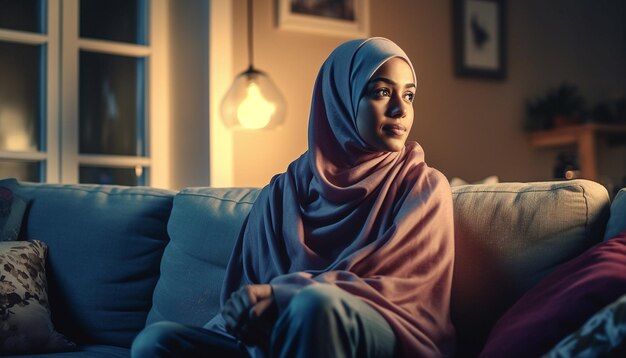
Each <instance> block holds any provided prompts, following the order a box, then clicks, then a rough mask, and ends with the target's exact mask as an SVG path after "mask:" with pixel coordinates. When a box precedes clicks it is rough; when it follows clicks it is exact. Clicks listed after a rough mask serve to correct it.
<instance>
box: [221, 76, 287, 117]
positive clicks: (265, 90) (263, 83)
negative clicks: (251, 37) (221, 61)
mask: <svg viewBox="0 0 626 358" xmlns="http://www.w3.org/2000/svg"><path fill="white" fill-rule="evenodd" d="M221 112H222V120H223V121H224V124H225V125H226V127H228V128H231V129H261V128H263V129H270V128H275V127H277V126H279V125H280V124H282V123H283V121H284V120H285V114H286V112H287V105H286V103H285V99H284V97H283V95H282V94H281V93H280V91H279V90H278V88H277V87H276V85H274V83H273V82H272V80H271V79H270V78H269V77H268V76H267V75H266V74H265V73H263V72H260V71H257V70H255V69H253V68H252V67H251V68H249V69H248V70H247V71H246V72H243V73H241V74H239V75H238V76H237V77H236V78H235V81H234V82H233V85H232V86H231V87H230V89H229V90H228V92H227V93H226V96H224V99H223V100H222V104H221Z"/></svg>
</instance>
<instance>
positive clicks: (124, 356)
mask: <svg viewBox="0 0 626 358" xmlns="http://www.w3.org/2000/svg"><path fill="white" fill-rule="evenodd" d="M48 357H49V358H85V357H89V358H129V357H130V349H129V348H124V347H115V346H106V345H85V346H81V347H78V350H77V351H75V352H58V353H43V354H23V355H12V356H7V358H48Z"/></svg>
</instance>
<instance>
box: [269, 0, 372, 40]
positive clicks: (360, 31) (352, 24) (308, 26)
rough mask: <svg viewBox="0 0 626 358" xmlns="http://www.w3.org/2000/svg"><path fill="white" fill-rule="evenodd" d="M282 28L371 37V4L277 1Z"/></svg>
mask: <svg viewBox="0 0 626 358" xmlns="http://www.w3.org/2000/svg"><path fill="white" fill-rule="evenodd" d="M276 1H277V6H278V27H279V28H280V29H283V30H293V31H301V32H308V33H317V34H325V35H333V36H342V37H353V38H358V37H367V36H369V0H276Z"/></svg>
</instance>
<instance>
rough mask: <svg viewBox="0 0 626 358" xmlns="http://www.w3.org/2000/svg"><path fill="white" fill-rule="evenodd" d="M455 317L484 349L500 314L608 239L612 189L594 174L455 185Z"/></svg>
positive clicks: (464, 334)
mask: <svg viewBox="0 0 626 358" xmlns="http://www.w3.org/2000/svg"><path fill="white" fill-rule="evenodd" d="M452 194H453V200H454V226H455V227H454V230H455V264H454V266H455V267H454V278H453V283H452V302H451V309H452V312H451V313H452V320H453V323H454V324H455V326H456V328H457V332H458V341H459V350H460V351H461V352H463V353H464V354H467V356H472V355H473V354H477V353H478V352H479V351H480V349H481V348H482V346H483V344H484V342H485V340H486V338H487V335H488V334H489V331H490V329H491V327H492V326H493V324H494V323H495V322H496V320H497V319H498V318H499V317H500V316H501V315H502V314H503V313H504V312H505V311H506V310H507V309H508V308H509V307H510V306H511V305H512V304H513V303H514V302H515V301H516V300H517V299H518V298H519V297H520V296H521V295H522V294H523V293H524V292H526V291H527V290H528V289H529V288H531V287H532V286H533V285H535V284H536V283H537V282H539V281H540V280H541V279H542V278H543V277H544V276H545V275H547V274H548V273H550V272H551V271H552V270H554V269H555V267H557V266H558V265H560V264H562V263H564V262H566V261H568V260H570V259H572V258H574V257H576V256H577V255H579V254H580V253H582V252H583V251H585V250H586V249H588V248H590V247H591V246H593V245H594V244H596V243H598V242H600V241H601V240H602V237H603V234H604V227H605V225H606V222H607V220H608V214H609V197H608V192H607V190H606V189H605V188H604V187H603V186H602V185H600V184H597V183H595V182H591V181H587V180H572V181H557V182H535V183H499V184H493V185H466V186H460V187H454V188H452Z"/></svg>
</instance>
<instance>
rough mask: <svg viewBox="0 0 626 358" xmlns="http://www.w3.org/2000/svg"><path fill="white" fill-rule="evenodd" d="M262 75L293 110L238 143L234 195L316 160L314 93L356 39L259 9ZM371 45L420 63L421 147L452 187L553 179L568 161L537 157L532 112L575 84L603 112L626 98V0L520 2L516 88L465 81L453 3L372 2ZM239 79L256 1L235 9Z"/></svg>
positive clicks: (262, 4)
mask: <svg viewBox="0 0 626 358" xmlns="http://www.w3.org/2000/svg"><path fill="white" fill-rule="evenodd" d="M254 3H255V15H254V16H255V18H254V20H255V32H254V46H255V65H256V67H258V68H259V69H262V70H264V71H266V72H268V73H269V74H270V76H271V77H272V78H273V79H274V81H275V82H276V83H277V85H278V86H279V87H280V88H281V90H282V91H283V93H284V94H285V96H286V98H287V102H288V105H289V109H288V111H289V112H288V117H287V121H286V123H285V125H284V126H283V128H281V129H278V130H274V131H268V132H263V131H259V132H238V133H236V134H235V135H234V145H235V147H234V166H235V173H234V178H235V179H234V180H235V182H234V185H236V186H262V185H264V184H266V183H267V182H268V181H269V179H270V178H271V177H272V176H273V175H274V174H276V173H280V172H282V171H284V170H285V168H286V167H287V165H288V164H289V163H290V162H291V161H292V160H294V159H295V158H297V157H298V156H299V155H300V154H302V153H303V152H304V151H305V150H306V148H307V122H308V112H309V103H310V97H311V91H312V87H313V82H314V80H315V76H316V74H317V71H318V69H319V67H320V65H321V63H322V62H323V61H324V59H325V58H326V56H327V55H328V54H329V53H330V51H332V49H333V48H334V47H336V46H337V45H338V44H340V43H342V42H343V41H345V40H346V38H341V37H334V36H327V35H317V34H305V33H298V32H289V31H283V30H279V29H278V28H277V27H276V25H275V21H276V17H275V3H276V0H254ZM370 4H371V5H370V7H371V9H370V10H371V16H370V21H371V31H370V32H371V35H372V36H384V37H388V38H390V39H392V40H394V41H395V42H397V43H398V44H399V45H400V46H401V47H402V48H403V49H404V50H405V51H406V52H407V53H408V55H409V57H410V58H411V59H412V61H413V63H414V65H415V68H416V71H417V76H418V82H419V89H418V96H417V100H416V104H415V113H416V121H415V124H414V126H413V130H412V132H411V138H412V139H414V140H417V141H418V142H420V143H421V144H422V146H423V147H424V149H425V151H426V154H427V156H426V159H427V162H428V163H429V164H430V165H432V166H434V167H437V168H439V169H440V170H441V171H442V172H443V173H444V174H446V175H447V176H448V177H453V176H458V177H462V178H464V179H467V180H470V181H473V180H478V179H480V178H483V177H486V176H488V175H494V174H495V175H498V176H499V177H500V179H501V180H502V181H529V180H542V179H549V178H550V176H551V173H552V167H553V162H554V156H555V155H556V153H557V151H556V150H535V149H532V148H530V147H529V146H528V144H527V142H526V138H525V133H524V131H523V130H522V125H523V124H522V123H523V118H524V101H525V99H526V98H529V97H535V96H537V95H539V94H542V93H543V92H544V91H545V90H546V89H547V88H548V87H551V86H556V85H558V84H560V83H561V82H563V81H568V82H570V83H574V84H577V85H578V86H579V87H580V89H581V92H582V93H583V95H585V97H586V98H588V99H589V100H590V101H591V102H594V101H596V100H598V99H603V98H609V97H617V96H625V95H626V65H625V64H626V24H625V20H624V19H625V18H626V3H625V2H624V1H623V0H552V1H543V0H509V1H507V4H508V10H507V16H508V49H507V52H508V58H509V60H508V76H507V79H506V80H504V81H487V80H479V79H461V78H458V77H455V76H454V73H453V46H452V32H451V31H452V21H451V17H452V9H451V1H443V0H385V1H379V0H371V1H370ZM234 13H235V15H234V26H235V32H234V33H235V37H234V41H235V43H234V50H235V61H234V69H235V71H237V72H239V71H243V70H244V69H245V68H246V66H247V60H246V47H245V1H243V0H235V1H234ZM602 155H603V157H606V156H609V155H610V156H611V158H616V159H614V160H606V159H604V160H603V167H602V168H601V170H602V171H604V172H606V173H607V174H608V175H609V176H612V180H613V181H617V180H619V179H620V177H621V176H624V175H626V150H624V148H623V147H622V148H618V149H617V150H614V149H611V151H610V152H609V151H603V153H602Z"/></svg>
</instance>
